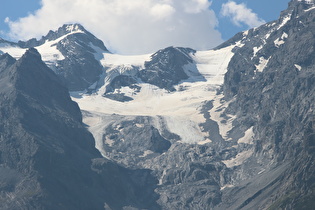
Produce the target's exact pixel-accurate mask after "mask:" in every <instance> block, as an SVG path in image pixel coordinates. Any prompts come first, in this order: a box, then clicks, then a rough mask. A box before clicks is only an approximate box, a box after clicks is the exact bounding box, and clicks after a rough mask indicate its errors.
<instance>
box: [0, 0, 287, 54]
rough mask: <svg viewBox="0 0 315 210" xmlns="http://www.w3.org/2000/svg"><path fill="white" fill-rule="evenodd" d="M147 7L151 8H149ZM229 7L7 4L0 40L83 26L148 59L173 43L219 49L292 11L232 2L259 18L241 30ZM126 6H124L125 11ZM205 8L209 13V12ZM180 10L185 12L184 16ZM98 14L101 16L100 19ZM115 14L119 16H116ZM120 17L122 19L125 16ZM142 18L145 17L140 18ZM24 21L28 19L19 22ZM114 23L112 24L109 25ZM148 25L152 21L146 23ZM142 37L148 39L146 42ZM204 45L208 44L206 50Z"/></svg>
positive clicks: (262, 1) (277, 2) (176, 1)
mask: <svg viewBox="0 0 315 210" xmlns="http://www.w3.org/2000/svg"><path fill="white" fill-rule="evenodd" d="M145 1H147V2H151V3H150V4H146V3H147V2H145ZM230 1H231V0H230ZM76 2H78V3H76ZM83 2H88V4H89V5H84V3H83ZM105 2H106V3H105ZM143 2H145V4H144V3H143ZM161 2H163V3H161ZM194 2H198V3H194ZM227 2H228V0H213V1H212V4H211V5H210V4H209V3H207V2H206V0H133V1H131V0H90V1H82V0H27V1H26V0H3V1H2V2H1V7H0V37H2V38H4V39H9V40H13V41H15V40H18V39H29V38H32V37H36V38H40V36H42V35H45V34H46V33H47V32H48V30H49V29H53V30H55V29H56V28H58V27H59V26H61V25H62V24H63V23H71V22H80V23H81V24H83V25H84V26H85V27H86V28H87V29H88V30H90V31H91V32H92V33H93V34H95V35H96V36H98V37H99V38H101V39H102V40H103V41H104V42H105V44H106V45H107V46H109V48H112V50H113V51H117V52H121V53H123V54H136V53H142V52H143V53H146V52H150V51H153V50H154V49H155V48H162V47H166V46H167V45H170V44H171V43H174V45H182V46H183V45H184V43H188V44H187V47H192V48H195V49H196V48H197V49H204V48H210V47H214V46H215V45H217V44H219V43H220V42H222V41H224V40H227V39H229V38H231V37H232V36H233V35H234V34H236V33H237V32H239V31H244V30H247V29H249V28H251V27H252V26H255V25H254V24H255V23H256V24H259V23H260V22H262V21H265V22H269V21H272V20H275V19H277V18H278V17H279V14H280V12H281V11H282V10H284V9H286V8H287V4H288V2H289V0H233V3H234V6H236V5H241V4H242V5H243V6H245V7H246V9H247V11H249V12H250V13H252V14H251V15H257V18H256V20H253V21H254V23H253V22H252V24H250V23H248V22H247V21H246V18H247V17H245V20H243V21H242V20H241V21H240V22H238V24H236V23H235V22H233V21H232V17H231V16H229V15H231V13H229V14H228V15H223V13H222V5H223V4H226V3H227ZM118 3H119V4H118ZM71 4H76V5H79V6H77V7H74V6H73V5H71ZM85 4H86V3H85ZM93 4H94V6H93ZM102 4H103V5H102ZM122 4H125V5H123V6H121V5H122ZM137 4H139V5H138V7H137ZM17 5H18V6H17ZM118 5H119V6H118ZM102 6H103V11H104V12H103V13H102V11H101V10H102ZM209 6H210V7H209ZM142 7H143V11H141V8H142ZM146 7H147V8H146ZM205 7H208V8H210V10H207V11H205ZM63 8H64V10H63ZM80 8H81V10H80ZM82 8H83V9H82ZM139 8H140V9H139ZM187 8H188V9H187ZM190 8H191V9H190ZM180 9H183V10H185V11H182V12H179V10H180ZM93 10H95V11H96V12H94V11H93ZM98 10H100V14H98V13H97V11H98ZM114 10H115V12H116V13H111V12H113V11H114ZM148 10H150V11H151V12H150V15H152V17H151V19H150V18H145V17H147V16H148V15H147V14H146V11H148ZM120 11H123V13H121V14H120V13H119V12H120ZM134 11H136V12H134ZM141 12H142V13H143V16H141V15H139V14H141ZM49 13H51V14H49ZM70 13H72V16H71V15H69V14H70ZM109 13H111V14H109ZM94 14H95V15H94ZM103 14H104V17H102V15H103ZM106 14H109V15H108V16H106ZM116 14H120V16H119V15H116ZM113 16H115V17H113ZM23 17H26V18H24V19H20V18H23ZM248 17H253V16H248ZM98 18H99V20H98ZM102 18H103V19H102ZM110 18H112V21H108V19H110ZM146 19H148V20H147V21H144V22H141V21H142V20H146ZM149 19H150V20H149ZM180 19H182V20H180ZM63 20H65V21H64V22H63ZM132 21H134V22H132ZM216 21H217V23H215V22H216ZM255 21H256V22H255ZM259 21H260V22H259ZM183 22H184V23H185V24H182V27H181V28H180V27H178V25H179V24H178V23H183ZM209 22H211V23H210V24H209ZM207 24H208V25H207ZM9 25H10V27H9ZM102 25H104V27H103V30H102V27H101V26H102ZM118 26H119V27H118ZM131 26H132V27H131ZM206 28H208V29H206ZM115 31H116V33H115ZM139 32H140V33H139ZM193 32H194V33H193ZM126 34H127V35H128V36H126ZM134 34H136V35H134ZM142 34H144V35H143V36H141V35H142ZM163 34H165V37H163ZM186 36H187V37H186ZM194 37H196V38H194ZM198 40H199V42H198ZM205 42H207V43H209V44H208V45H202V43H205ZM132 43H133V44H134V45H132ZM142 43H143V46H142V45H141V44H142ZM149 43H150V44H149ZM148 46H152V48H149V47H148ZM130 49H133V50H130Z"/></svg>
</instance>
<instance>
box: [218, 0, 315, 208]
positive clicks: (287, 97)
mask: <svg viewBox="0 0 315 210" xmlns="http://www.w3.org/2000/svg"><path fill="white" fill-rule="evenodd" d="M312 6H314V5H313V4H307V3H305V2H299V1H291V2H290V4H289V8H288V10H286V11H284V12H283V13H282V14H281V17H280V19H279V20H278V21H275V22H271V23H268V24H266V25H263V26H261V27H259V28H257V29H256V30H254V29H252V30H250V31H249V33H248V35H246V37H243V39H244V40H245V41H244V44H245V45H244V46H243V47H242V48H239V49H237V50H235V56H234V57H233V58H232V60H231V62H230V64H229V69H228V73H227V74H226V77H225V84H224V93H225V96H226V98H228V99H229V98H232V97H235V101H234V102H233V103H232V104H231V105H230V107H229V108H228V109H227V111H226V112H230V113H234V114H236V115H237V120H236V122H235V123H238V124H243V125H244V124H246V123H247V124H250V125H253V126H254V132H255V141H254V148H255V152H254V155H253V156H252V160H253V161H256V162H257V164H262V165H265V167H266V168H273V169H272V170H270V171H269V172H268V173H263V174H262V175H261V176H262V178H265V179H267V177H268V179H269V180H273V182H270V183H266V184H265V185H263V186H259V187H257V186H256V187H255V188H256V190H255V189H254V187H253V189H252V191H253V193H251V195H250V196H249V197H247V198H248V199H247V200H246V199H243V200H242V198H240V197H239V198H237V196H234V195H233V194H235V191H229V192H227V193H226V195H224V197H225V198H226V199H228V200H230V199H231V198H237V199H235V203H234V204H233V203H230V206H229V207H228V205H225V206H221V208H226V209H235V205H238V204H239V207H238V208H241V209H250V208H251V207H253V206H256V207H257V206H261V207H270V209H304V208H305V209H311V208H312V207H311V206H313V203H312V202H313V201H312V200H313V199H314V193H312V192H313V190H314V184H315V182H314V177H315V176H314V171H315V168H314V164H313V163H314V155H315V153H314V150H313V149H312V148H313V146H312V145H313V133H314V126H313V123H314V105H313V104H314V101H315V98H314V96H315V95H314V91H315V83H314V81H315V80H314V79H315V73H314V69H315V65H314V59H313V57H314V55H315V51H314V45H315V39H314V36H313V33H314V32H315V31H314V28H315V25H314V22H313V19H314V18H315V11H314V10H309V11H308V10H307V9H309V8H310V7H312ZM284 21H285V24H282V23H284ZM237 36H239V35H237ZM261 45H262V46H263V47H262V48H261V50H259V51H256V52H255V51H254V50H253V48H254V47H259V46H261ZM255 53H256V54H255ZM260 58H263V59H265V60H268V64H267V65H266V66H265V68H263V70H261V71H259V70H258V68H257V66H258V64H259V62H260ZM247 167H248V166H247V165H246V164H244V165H243V166H242V168H243V170H245V171H246V170H249V169H246V168H247ZM280 168H282V169H281V170H280ZM276 170H278V171H277V172H275V171H276ZM271 174H273V176H271ZM252 177H253V176H252ZM258 180H261V178H259V176H256V177H255V178H253V180H252V181H251V182H257V181H258ZM248 183H249V182H247V184H248ZM249 185H250V186H252V184H249ZM247 189H248V190H249V189H250V187H248V188H247ZM239 192H242V190H240V191H239ZM271 203H273V204H272V205H271V206H270V204H271ZM254 204H255V205H254ZM302 206H303V208H302Z"/></svg>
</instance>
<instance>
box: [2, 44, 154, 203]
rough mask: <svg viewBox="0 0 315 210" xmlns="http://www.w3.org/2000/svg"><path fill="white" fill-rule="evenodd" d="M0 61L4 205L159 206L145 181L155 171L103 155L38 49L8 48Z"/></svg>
mask: <svg viewBox="0 0 315 210" xmlns="http://www.w3.org/2000/svg"><path fill="white" fill-rule="evenodd" d="M0 66H1V71H0V96H1V97H0V119H1V120H0V172H1V173H0V201H1V202H0V208H1V209H56V208H58V209H104V206H107V208H111V209H122V208H123V207H124V206H130V207H136V208H152V209H158V206H157V205H156V203H155V200H156V199H157V196H156V195H155V193H154V192H153V190H152V189H151V188H146V187H145V184H148V183H150V186H154V183H156V180H155V179H154V178H152V176H151V175H150V171H148V170H137V171H133V170H128V169H124V168H122V167H120V166H118V165H116V164H114V163H111V162H109V161H107V160H105V159H102V158H101V156H100V154H99V152H98V151H97V150H96V149H95V147H94V139H93V137H92V135H91V134H90V133H89V132H88V131H87V130H86V129H85V128H84V126H83V124H82V121H81V118H82V116H81V113H80V110H79V108H78V105H77V104H76V103H75V102H73V101H72V100H71V99H70V96H69V93H68V90H67V89H66V88H65V87H64V86H63V85H62V84H61V82H60V80H59V78H58V77H57V76H56V75H55V74H54V73H53V72H52V71H51V70H50V69H49V68H48V67H47V66H46V65H45V64H44V63H43V62H42V61H41V57H40V55H39V53H38V52H37V51H36V50H35V49H29V50H28V51H27V52H26V53H25V55H23V57H22V58H21V59H19V60H18V61H16V62H15V61H14V59H13V58H11V57H9V56H8V55H2V56H1V57H0ZM135 177H141V180H142V181H143V182H139V181H138V180H136V178H135ZM144 188H145V190H144Z"/></svg>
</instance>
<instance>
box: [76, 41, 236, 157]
mask: <svg viewBox="0 0 315 210" xmlns="http://www.w3.org/2000/svg"><path fill="white" fill-rule="evenodd" d="M234 47H235V45H233V46H229V47H226V48H223V49H220V50H209V51H199V52H196V53H195V54H194V55H192V58H193V60H194V62H195V64H196V66H197V70H198V71H199V72H200V73H201V75H202V76H203V77H204V78H205V79H206V80H205V81H202V80H198V79H196V80H194V78H193V77H191V78H190V79H188V80H187V81H183V82H182V83H180V84H179V85H177V86H175V88H176V89H177V91H174V92H169V91H166V90H164V89H160V88H158V87H156V86H154V85H150V84H146V83H140V84H138V85H139V86H140V87H141V89H140V91H139V92H138V93H134V92H132V90H130V89H129V88H121V89H120V90H119V91H120V93H124V94H125V95H128V96H132V98H133V100H132V101H129V102H124V103H122V102H119V101H115V100H111V99H108V98H105V97H103V94H104V93H105V90H106V87H105V86H106V84H108V80H111V79H110V78H109V77H111V76H113V75H112V71H113V70H114V69H115V68H116V71H117V68H118V69H119V67H124V68H127V67H129V68H132V66H136V65H137V66H138V67H139V69H141V67H142V66H143V63H144V61H146V60H148V59H149V55H143V56H120V55H111V54H108V53H104V55H103V56H99V55H96V57H99V58H102V57H103V59H101V60H100V62H101V63H102V64H103V65H104V67H105V68H107V71H106V75H107V76H105V78H104V82H103V84H104V85H103V86H102V87H100V88H99V89H98V90H97V92H95V93H93V94H84V92H80V93H78V92H76V93H72V95H73V96H75V95H76V97H73V100H74V101H76V102H77V103H78V104H79V106H80V108H81V110H84V111H87V112H88V113H89V117H87V118H86V119H85V123H86V124H88V125H89V127H90V131H91V132H92V133H93V134H94V137H95V139H96V141H97V145H98V149H100V150H101V151H102V149H101V148H100V147H101V145H102V142H103V135H100V133H104V132H105V131H104V130H105V127H106V125H107V124H108V122H111V121H112V118H113V117H112V115H119V116H120V117H123V116H125V117H126V118H130V117H131V116H132V117H137V116H150V117H152V118H155V119H158V118H159V119H163V120H162V121H159V120H155V122H159V123H161V122H163V125H161V124H159V123H155V125H153V126H154V127H156V128H158V129H159V131H160V133H163V132H162V127H163V128H165V127H166V128H167V130H168V131H169V132H171V133H174V134H176V135H178V136H179V137H180V139H181V142H183V143H198V142H199V143H201V144H202V143H208V142H211V139H209V136H208V134H207V133H206V132H203V128H202V127H201V126H200V124H202V123H205V121H206V119H205V118H204V115H203V113H202V112H201V109H202V107H203V105H204V103H205V101H211V100H213V99H214V98H215V97H216V94H217V91H218V88H219V87H220V86H221V85H222V84H223V81H224V74H225V72H226V71H227V67H228V63H229V61H230V59H231V58H232V56H233V52H232V49H233V48H234ZM126 66H127V67H126ZM124 68H123V69H122V70H121V71H120V72H117V74H130V71H129V72H128V71H126V70H124ZM127 69H128V68H127ZM78 94H79V96H78ZM216 105H217V106H221V104H220V103H216ZM93 116H95V119H93ZM100 116H101V117H100ZM99 120H101V121H102V123H100V122H99ZM214 120H215V121H216V120H217V119H214ZM95 122H98V123H95ZM106 122H107V123H106ZM230 123H231V122H230ZM101 124H103V126H102V128H100V125H101ZM228 127H229V128H230V127H231V126H228ZM224 132H227V131H224ZM103 153H104V151H103Z"/></svg>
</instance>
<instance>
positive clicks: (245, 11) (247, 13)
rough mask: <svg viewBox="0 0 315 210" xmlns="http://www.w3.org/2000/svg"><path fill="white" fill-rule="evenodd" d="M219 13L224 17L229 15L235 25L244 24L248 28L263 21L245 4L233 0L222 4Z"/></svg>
mask: <svg viewBox="0 0 315 210" xmlns="http://www.w3.org/2000/svg"><path fill="white" fill-rule="evenodd" d="M221 14H222V15H223V16H225V17H230V18H231V20H232V22H233V23H234V24H235V25H237V26H241V25H242V24H246V25H247V26H249V27H250V28H253V27H257V26H260V25H262V24H264V23H265V21H264V20H262V19H260V18H259V17H258V15H257V14H256V13H254V12H253V11H252V10H251V9H249V8H247V6H246V5H245V4H243V3H242V4H237V3H235V2H234V1H229V2H227V3H225V4H223V5H222V9H221Z"/></svg>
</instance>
